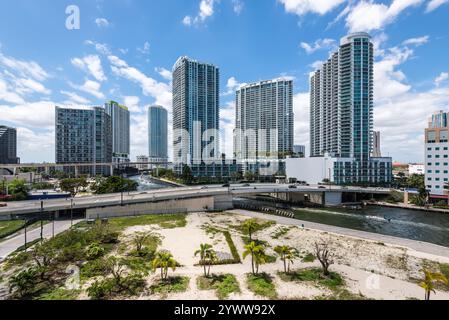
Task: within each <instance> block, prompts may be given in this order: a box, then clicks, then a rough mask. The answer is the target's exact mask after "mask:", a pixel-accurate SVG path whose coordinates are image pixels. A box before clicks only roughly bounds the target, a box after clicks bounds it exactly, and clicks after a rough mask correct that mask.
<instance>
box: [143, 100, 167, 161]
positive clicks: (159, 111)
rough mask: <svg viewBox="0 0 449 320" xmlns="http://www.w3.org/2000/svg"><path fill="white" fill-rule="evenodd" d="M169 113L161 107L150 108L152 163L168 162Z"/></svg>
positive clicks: (149, 128)
mask: <svg viewBox="0 0 449 320" xmlns="http://www.w3.org/2000/svg"><path fill="white" fill-rule="evenodd" d="M167 121H168V113H167V110H165V109H164V108H163V107H161V106H151V107H149V108H148V150H149V153H148V155H149V160H150V161H151V162H161V163H164V162H167V160H168V152H167V148H168V147H167V140H168V130H167V126H168V123H167Z"/></svg>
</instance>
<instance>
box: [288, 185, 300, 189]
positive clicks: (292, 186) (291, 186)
mask: <svg viewBox="0 0 449 320" xmlns="http://www.w3.org/2000/svg"><path fill="white" fill-rule="evenodd" d="M288 188H289V189H298V187H297V186H294V185H289V186H288Z"/></svg>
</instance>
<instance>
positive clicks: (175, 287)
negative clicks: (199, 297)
mask: <svg viewBox="0 0 449 320" xmlns="http://www.w3.org/2000/svg"><path fill="white" fill-rule="evenodd" d="M189 282H190V278H189V277H170V278H168V279H167V280H159V282H158V283H156V284H154V285H152V286H151V287H150V290H151V292H152V294H160V295H161V296H162V297H167V295H169V294H171V293H179V292H185V291H187V288H188V287H189Z"/></svg>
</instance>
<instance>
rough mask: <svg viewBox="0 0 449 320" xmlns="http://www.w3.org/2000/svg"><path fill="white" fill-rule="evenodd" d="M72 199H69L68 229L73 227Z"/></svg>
mask: <svg viewBox="0 0 449 320" xmlns="http://www.w3.org/2000/svg"><path fill="white" fill-rule="evenodd" d="M73 205H74V203H73V197H72V198H70V227H73Z"/></svg>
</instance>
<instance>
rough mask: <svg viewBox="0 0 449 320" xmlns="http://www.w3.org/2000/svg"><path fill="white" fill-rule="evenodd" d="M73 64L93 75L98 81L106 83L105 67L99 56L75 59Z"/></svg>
mask: <svg viewBox="0 0 449 320" xmlns="http://www.w3.org/2000/svg"><path fill="white" fill-rule="evenodd" d="M71 62H72V64H73V65H74V66H75V67H77V68H79V69H81V70H83V71H85V72H88V73H89V74H90V75H92V76H93V77H94V78H95V79H97V80H98V81H106V80H107V78H106V76H105V74H104V71H103V67H102V65H101V59H100V57H99V56H97V55H89V56H86V57H84V58H73V59H72V60H71Z"/></svg>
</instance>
